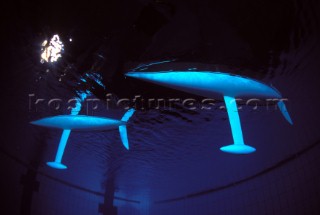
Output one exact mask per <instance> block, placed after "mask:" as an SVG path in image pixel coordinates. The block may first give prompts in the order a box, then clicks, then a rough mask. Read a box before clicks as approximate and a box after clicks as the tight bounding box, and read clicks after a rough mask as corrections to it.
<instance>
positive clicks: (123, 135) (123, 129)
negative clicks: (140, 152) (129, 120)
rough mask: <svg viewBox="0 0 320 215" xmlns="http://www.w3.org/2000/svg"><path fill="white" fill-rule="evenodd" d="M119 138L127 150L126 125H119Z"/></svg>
mask: <svg viewBox="0 0 320 215" xmlns="http://www.w3.org/2000/svg"><path fill="white" fill-rule="evenodd" d="M119 132H120V138H121V141H122V144H123V146H124V147H125V148H126V149H127V150H129V141H128V134H127V126H126V125H120V126H119Z"/></svg>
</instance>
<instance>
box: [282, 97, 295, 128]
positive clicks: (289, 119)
mask: <svg viewBox="0 0 320 215" xmlns="http://www.w3.org/2000/svg"><path fill="white" fill-rule="evenodd" d="M278 107H279V109H280V111H281V113H282V115H283V116H284V118H285V119H286V120H287V121H288V122H289V123H290V124H291V125H293V122H292V119H291V117H290V115H289V113H288V110H287V108H286V105H285V104H284V102H283V100H280V101H279V102H278Z"/></svg>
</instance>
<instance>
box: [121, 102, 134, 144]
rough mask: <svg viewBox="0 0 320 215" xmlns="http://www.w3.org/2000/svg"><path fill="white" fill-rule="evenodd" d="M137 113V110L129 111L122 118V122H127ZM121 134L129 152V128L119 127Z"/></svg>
mask: <svg viewBox="0 0 320 215" xmlns="http://www.w3.org/2000/svg"><path fill="white" fill-rule="evenodd" d="M134 112H135V109H133V108H131V109H129V110H128V111H127V112H126V113H125V114H124V115H123V117H122V118H121V121H123V122H127V121H128V120H129V119H130V117H131V116H132V115H133V113H134ZM119 133H120V138H121V141H122V144H123V146H124V147H125V148H126V149H127V150H129V140H128V134H127V126H126V125H120V126H119Z"/></svg>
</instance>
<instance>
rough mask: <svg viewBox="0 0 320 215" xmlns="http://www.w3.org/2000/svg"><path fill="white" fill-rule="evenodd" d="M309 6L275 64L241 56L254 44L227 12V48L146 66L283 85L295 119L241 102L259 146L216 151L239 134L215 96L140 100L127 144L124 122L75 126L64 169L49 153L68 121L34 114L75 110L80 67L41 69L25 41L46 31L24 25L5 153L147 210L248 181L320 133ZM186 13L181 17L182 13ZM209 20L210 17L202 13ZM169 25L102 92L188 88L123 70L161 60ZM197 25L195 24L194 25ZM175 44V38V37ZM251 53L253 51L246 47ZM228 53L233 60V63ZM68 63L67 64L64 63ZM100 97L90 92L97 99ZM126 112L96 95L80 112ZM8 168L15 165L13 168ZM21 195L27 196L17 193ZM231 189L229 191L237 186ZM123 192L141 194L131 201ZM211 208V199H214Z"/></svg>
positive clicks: (244, 121) (7, 86)
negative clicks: (193, 102)
mask: <svg viewBox="0 0 320 215" xmlns="http://www.w3.org/2000/svg"><path fill="white" fill-rule="evenodd" d="M221 4H222V3H221ZM314 4H316V3H314ZM316 5H317V4H316ZM311 8H312V7H311V6H309V5H307V6H306V5H304V7H302V8H301V9H298V11H299V13H297V14H298V15H296V18H295V19H294V22H295V25H294V27H293V28H292V30H291V31H290V34H289V37H288V41H287V42H288V44H289V45H288V47H286V48H283V49H281V50H277V51H276V52H277V54H275V55H274V56H273V57H274V58H276V60H277V62H278V63H274V64H271V63H270V64H268V63H267V64H263V65H262V66H261V68H259V67H256V66H252V67H251V68H250V67H249V66H248V67H246V66H239V64H238V60H239V58H238V57H237V56H245V57H247V58H248V59H253V58H251V56H252V55H253V51H252V52H251V51H250V50H249V49H250V48H251V47H249V45H248V44H247V42H246V41H244V40H242V38H241V37H240V36H237V33H232V32H234V31H236V30H235V29H237V28H236V27H235V26H232V25H227V24H226V23H227V21H226V20H223V21H221V22H219V23H216V24H217V26H223V25H225V26H226V29H227V30H226V31H225V32H223V33H221V32H220V33H219V31H218V30H217V31H218V33H217V35H216V37H215V38H216V39H221V38H224V37H223V34H225V35H226V36H225V37H226V38H228V39H226V42H224V44H229V43H228V41H229V39H230V41H232V43H231V42H230V43H231V44H229V45H228V46H227V45H226V46H225V47H220V43H216V44H213V46H214V45H215V48H216V49H218V50H220V51H221V55H220V56H219V54H218V53H217V52H214V53H209V54H208V53H207V52H209V51H208V50H207V48H206V50H203V55H200V57H198V58H196V57H195V59H192V57H189V56H188V57H186V58H187V59H186V60H185V59H182V60H176V61H173V62H165V63H161V64H156V63H155V64H153V65H150V66H149V68H150V70H151V71H162V70H164V69H166V70H181V69H186V70H187V69H190V68H191V69H192V70H206V71H208V70H211V71H224V72H228V73H233V74H237V75H245V76H248V77H250V78H254V79H257V80H259V81H261V82H263V83H266V84H268V85H272V86H274V87H276V89H278V90H279V91H280V92H281V94H282V95H283V97H285V98H288V102H287V103H286V105H287V109H288V111H289V113H290V116H291V118H292V120H293V121H294V125H293V126H292V125H290V124H289V123H287V122H286V121H285V120H284V119H283V117H282V114H281V112H280V111H279V110H278V109H267V108H266V106H265V104H261V106H258V108H257V110H254V106H242V110H241V112H240V119H241V125H242V131H243V135H244V139H245V144H247V145H250V146H252V147H254V148H256V152H255V153H252V154H249V155H234V154H227V153H223V152H221V151H220V150H219V148H220V147H222V146H225V145H229V144H232V143H233V139H232V135H231V130H230V125H229V121H228V115H227V112H226V111H225V109H220V108H219V107H220V106H222V105H224V103H223V101H222V99H221V98H219V97H217V98H215V99H216V103H215V106H214V107H213V108H211V110H205V109H202V110H201V109H199V108H198V109H196V110H189V109H188V108H182V107H180V106H179V104H177V106H175V107H172V108H160V109H152V108H151V109H148V110H141V109H140V110H139V109H138V110H137V111H136V112H135V114H134V115H133V116H132V118H131V119H130V120H129V122H128V125H127V132H128V139H129V143H130V150H129V151H128V150H126V149H125V148H124V147H123V146H122V144H121V138H120V136H119V131H118V130H117V129H116V130H109V131H74V132H71V134H70V137H69V140H68V145H67V147H66V151H65V154H64V157H63V163H64V164H66V165H67V166H68V169H67V170H63V171H61V170H60V171H59V170H55V169H52V168H49V167H48V166H47V165H46V162H47V161H51V160H53V159H54V157H55V153H56V149H57V144H58V143H59V139H60V137H61V133H62V130H57V129H48V128H42V127H36V126H34V125H31V124H29V122H30V121H33V120H36V119H40V118H43V117H48V116H54V115H59V114H70V110H67V108H66V107H67V105H66V101H67V100H68V99H70V98H74V97H75V96H77V91H76V90H77V89H78V88H77V87H78V85H77V83H78V80H80V78H81V77H82V76H80V75H79V77H73V76H72V75H69V76H68V75H67V76H66V77H65V79H63V81H61V82H59V80H58V79H57V76H58V77H59V74H57V73H56V74H53V72H50V73H49V74H46V73H41V74H40V73H39V71H42V70H43V66H42V65H39V63H38V58H37V57H38V55H37V53H34V52H31V53H33V54H34V55H29V54H28V51H25V50H28V49H30V48H32V49H34V50H36V49H37V48H38V43H39V41H41V39H42V37H41V36H37V37H31V36H28V33H25V34H26V36H24V38H28V40H27V41H28V42H27V44H25V43H23V42H19V43H18V44H19V45H21V46H18V45H15V47H16V48H17V49H19V50H20V48H21V50H22V51H19V53H18V56H19V57H18V58H15V57H13V56H15V55H14V54H11V55H10V56H11V57H12V59H14V61H13V62H11V63H10V65H7V68H8V69H9V70H10V72H11V73H9V74H7V75H6V77H5V80H4V81H5V82H4V83H3V86H2V92H4V93H3V94H4V95H3V100H4V101H6V102H5V105H2V107H1V113H2V117H1V118H2V126H1V127H2V132H1V139H0V140H1V152H2V155H5V156H4V157H6V159H8V158H7V157H9V159H10V160H13V161H14V163H18V164H19V166H22V167H30V168H32V169H35V170H36V172H37V173H39V175H40V176H41V177H42V176H43V177H45V178H47V179H48V180H49V179H50V180H52V181H54V183H57V184H63V186H65V187H66V190H67V187H77V189H78V188H79V189H80V190H81V189H84V190H85V191H84V192H88V191H89V192H91V191H92V192H97V193H99V196H103V195H104V194H105V193H106V190H107V191H109V190H110V192H112V193H114V195H115V197H116V198H115V199H116V200H115V201H114V204H115V205H117V206H119V207H120V208H121V207H124V208H126V207H129V208H130V207H134V208H136V209H137V210H140V209H141V208H144V207H147V208H148V210H150V211H151V212H150V214H161V212H158V211H153V210H154V209H153V205H157V207H158V205H160V206H159V207H161V204H165V203H161V202H163V201H164V202H166V201H168V202H170V201H171V200H172V199H180V198H181V199H185V198H188V196H190V195H192V194H197V193H199V192H202V191H203V192H204V193H206V191H208V192H211V191H210V190H214V189H219V188H221V187H224V186H226V185H230V184H233V183H235V184H236V183H237V182H239V181H241V180H247V179H248V180H249V178H250V177H251V176H253V175H255V174H257V173H259V172H262V171H264V170H266V169H268V168H270V167H272V166H274V165H275V164H277V163H279V162H281V161H283V160H285V159H286V158H288V157H289V156H291V155H293V154H295V153H298V152H300V151H301V150H303V149H306V148H307V147H309V146H310V145H312V144H314V143H315V142H317V141H318V140H319V139H320V134H319V124H320V114H319V109H320V101H319V92H320V85H319V79H318V77H319V75H318V73H319V68H320V61H319V60H318V59H319V50H320V43H319V40H318V29H319V23H318V22H317V21H316V20H317V19H316V17H317V16H316V15H314V14H310V13H309V11H310V10H311V11H313V9H311ZM184 9H185V8H184ZM184 9H182V10H184ZM181 13H183V12H181ZM202 16H205V15H204V14H202ZM190 17H191V16H190ZM190 17H189V18H190ZM190 19H192V17H191V18H190ZM212 19H213V18H212ZM182 20H183V19H182V18H181V19H178V20H176V21H177V22H179V21H182ZM191 21H192V20H191ZM191 21H190V22H191ZM217 22H218V21H217ZM224 22H226V23H224ZM203 25H205V26H206V24H205V22H203ZM208 27H209V26H208ZM166 28H169V30H167V31H166V30H165V28H163V29H162V31H164V33H163V34H160V33H159V35H161V36H162V37H160V36H159V37H155V39H154V41H153V43H152V44H151V45H150V46H149V49H148V50H147V51H146V52H145V53H144V55H145V56H147V57H145V58H146V59H145V61H144V60H141V61H139V60H138V59H132V60H131V61H130V62H126V63H125V65H124V66H123V67H122V68H123V70H122V71H120V72H118V75H117V78H115V79H110V80H109V79H108V80H104V81H105V83H104V85H105V91H104V92H107V93H109V92H111V93H113V94H114V95H115V96H116V97H118V98H123V97H128V98H130V99H132V98H134V96H135V95H137V94H141V95H142V96H144V97H146V98H150V97H152V96H154V97H167V96H170V97H172V98H176V97H180V96H181V97H184V98H186V97H189V96H190V95H189V94H184V93H181V92H179V91H175V90H168V89H166V88H165V87H161V86H151V85H149V84H146V83H143V82H139V81H138V80H131V79H125V77H124V75H123V74H124V73H125V72H127V71H129V70H130V69H132V68H134V66H132V65H135V66H137V65H139V64H140V63H143V64H147V62H149V60H148V56H149V57H150V58H152V59H154V58H156V57H155V56H163V55H164V54H163V53H166V48H168V47H167V46H165V45H163V44H167V43H164V42H163V41H162V40H164V39H163V38H170V37H169V36H168V35H170V34H169V33H167V32H170V31H171V30H173V29H174V26H170V25H168V26H167V27H166ZM186 28H187V27H186ZM204 28H205V27H204ZM217 28H218V27H217ZM187 30H188V29H187ZM187 30H186V31H187ZM187 32H188V31H187ZM194 32H197V31H196V30H194V31H192V33H194ZM230 32H231V33H230ZM30 34H32V33H30ZM168 40H169V39H168ZM177 40H179V37H177ZM260 42H261V41H260ZM168 43H169V44H171V45H172V44H175V40H172V41H171V40H170V41H168ZM208 43H209V42H208ZM261 43H262V42H261ZM168 46H169V47H170V45H168ZM172 46H173V47H174V45H172ZM221 46H222V45H221ZM22 47H23V48H22ZM243 47H244V48H243ZM246 47H247V48H248V49H246ZM156 48H159V49H156ZM178 48H179V47H178ZM178 48H177V49H178ZM180 48H181V47H180ZM181 49H183V48H181ZM231 51H233V52H234V56H229V55H226V54H225V56H226V57H225V58H223V53H225V52H228V53H229V52H231ZM247 52H249V53H251V54H246V53H247ZM190 58H191V59H190ZM170 59H173V58H170ZM219 59H222V60H220V61H219ZM233 59H236V60H233ZM237 59H238V60H237ZM159 61H161V60H159ZM200 61H201V62H200ZM229 62H231V63H230V64H232V63H234V65H236V66H234V65H230V64H229ZM65 65H66V64H63V66H61V67H62V68H65ZM62 68H60V67H59V68H54V67H53V68H50V70H51V71H59V72H61V71H62V70H63V69H62ZM140 69H141V68H140ZM103 71H105V70H103ZM70 73H71V72H70ZM106 73H107V72H106ZM74 74H77V73H76V72H74ZM108 75H110V74H108ZM108 75H106V76H105V77H104V78H106V77H107V76H108ZM40 77H41V78H40ZM30 94H34V96H30ZM100 95H101V94H99V96H100ZM99 96H98V95H92V96H91V97H90V98H91V99H94V98H98V97H99ZM191 97H193V96H191ZM30 98H31V99H32V103H31V107H30ZM37 98H43V99H45V101H44V102H43V104H41V105H34V102H35V100H36V99H37ZM51 98H61V99H62V100H63V102H61V104H62V108H60V109H59V110H54V108H52V107H51V108H49V107H48V105H47V102H48V100H49V99H51ZM99 98H100V99H101V97H99ZM194 98H196V99H201V98H199V97H194ZM35 106H36V107H37V110H35ZM124 113H125V110H124V109H123V108H120V107H109V108H107V107H106V103H105V102H99V108H98V109H97V110H92V106H89V107H87V106H86V105H83V108H82V110H81V111H80V114H85V115H90V116H101V117H110V118H113V119H119V120H120V119H121V117H122V116H123V114H124ZM4 160H5V159H4ZM8 163H9V162H8ZM2 165H3V167H4V168H5V169H10V168H11V167H10V165H9V164H8V165H7V164H6V163H5V162H4V163H3V164H2ZM19 168H20V167H19ZM16 169H18V167H16ZM8 171H9V172H10V171H12V172H14V171H15V169H12V170H8ZM17 171H18V170H17ZM8 180H9V179H8ZM110 181H111V182H112V183H111V182H110ZM44 184H45V182H44ZM110 184H112V185H110ZM48 189H49V188H48ZM59 189H60V188H59ZM60 190H64V189H60ZM230 192H231V191H230ZM12 195H15V194H12ZM16 195H17V196H18V197H17V198H20V197H19V194H16ZM66 195H68V194H66ZM204 195H205V194H204ZM230 195H231V196H232V192H231V194H230ZM200 196H201V195H200ZM61 198H63V197H61ZM217 198H218V197H217ZM226 198H227V197H226ZM121 199H126V200H130V201H131V200H132V201H135V202H139V203H128V202H127V201H123V200H121ZM39 201H40V200H39ZM41 201H42V203H43V204H44V203H46V204H48V205H49V204H50V201H51V199H50V198H48V199H47V200H46V198H43V199H42V200H41ZM66 201H72V200H66ZM178 202H179V201H178ZM177 204H179V203H177ZM132 205H133V206H132ZM150 205H151V206H150ZM139 207H140V209H139ZM207 207H210V203H208V204H207ZM186 208H188V206H186ZM177 213H179V212H177ZM190 213H191V212H190ZM141 214H142V213H141ZM145 214H149V213H148V212H146V213H145Z"/></svg>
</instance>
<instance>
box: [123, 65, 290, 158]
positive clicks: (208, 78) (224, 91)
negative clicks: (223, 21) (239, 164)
mask: <svg viewBox="0 0 320 215" xmlns="http://www.w3.org/2000/svg"><path fill="white" fill-rule="evenodd" d="M126 76H129V77H132V78H137V79H141V80H144V81H147V82H151V83H155V84H159V85H163V86H167V87H170V88H173V89H177V90H181V91H185V92H188V93H192V94H196V95H200V96H205V97H212V96H214V95H216V94H220V95H223V96H224V100H225V103H226V107H227V112H228V116H229V122H230V126H231V131H232V137H233V141H234V144H233V145H228V146H224V147H221V148H220V149H221V150H222V151H224V152H228V153H234V154H248V153H252V152H254V151H255V148H253V147H251V146H248V145H245V144H244V141H243V135H242V129H241V123H240V118H239V113H238V110H237V104H236V101H235V97H237V96H255V97H265V98H277V99H281V98H282V96H281V94H280V93H279V92H278V91H277V90H275V89H274V88H272V87H269V86H267V85H266V84H264V83H261V82H259V81H256V80H253V79H250V78H245V77H242V76H238V75H231V74H227V73H221V72H211V71H192V72H191V71H174V72H167V71H160V72H128V73H127V74H126ZM278 106H279V108H280V110H281V113H282V114H283V116H284V117H285V119H286V120H287V121H288V122H289V123H290V124H293V123H292V120H291V118H290V115H289V113H288V112H287V110H286V107H285V104H284V102H283V101H281V100H280V102H278Z"/></svg>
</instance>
